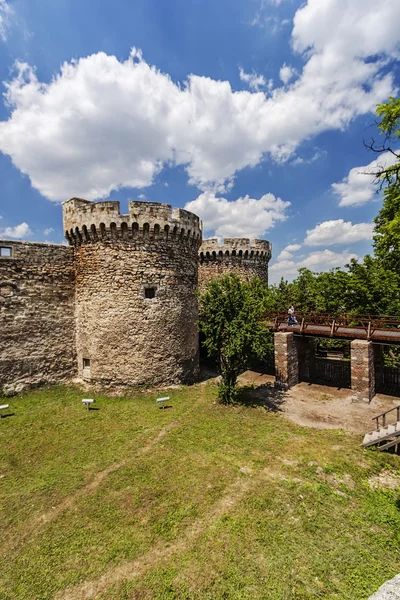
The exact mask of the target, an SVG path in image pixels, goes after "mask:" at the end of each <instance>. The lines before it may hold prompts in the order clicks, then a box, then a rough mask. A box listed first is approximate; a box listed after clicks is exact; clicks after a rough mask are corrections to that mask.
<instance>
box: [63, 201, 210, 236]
mask: <svg viewBox="0 0 400 600" xmlns="http://www.w3.org/2000/svg"><path fill="white" fill-rule="evenodd" d="M128 208H129V213H128V214H125V215H124V214H121V213H120V203H119V202H118V201H116V200H107V201H105V202H90V201H89V200H82V199H81V198H71V200H67V201H66V202H64V204H63V221H64V232H65V237H66V238H67V240H68V242H69V244H71V245H73V246H79V245H81V244H85V243H92V242H98V241H102V240H104V241H105V240H113V239H137V238H140V239H143V238H153V239H154V238H155V239H157V238H161V239H175V240H177V241H184V242H185V243H192V244H193V245H200V243H201V228H202V223H201V221H200V219H199V217H198V216H197V215H195V214H193V213H191V212H189V211H187V210H184V209H182V208H174V209H172V207H171V205H170V204H161V203H158V202H138V201H130V202H129V203H128Z"/></svg>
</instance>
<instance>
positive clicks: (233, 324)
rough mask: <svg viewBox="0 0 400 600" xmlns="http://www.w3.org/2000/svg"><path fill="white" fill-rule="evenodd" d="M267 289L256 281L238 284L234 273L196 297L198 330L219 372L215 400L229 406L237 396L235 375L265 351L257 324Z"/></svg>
mask: <svg viewBox="0 0 400 600" xmlns="http://www.w3.org/2000/svg"><path fill="white" fill-rule="evenodd" d="M266 293H267V288H266V286H265V284H264V283H263V282H262V281H261V280H260V279H258V278H256V277H254V278H253V279H251V280H250V281H245V282H242V281H241V280H240V279H239V277H238V276H237V275H235V274H231V275H227V276H225V277H223V278H221V279H218V280H216V281H211V282H209V283H208V284H207V285H206V289H205V292H204V293H203V294H202V295H201V296H200V321H199V328H200V331H201V332H202V333H203V334H204V336H205V341H204V346H205V348H206V350H207V353H208V355H209V356H213V357H215V358H216V359H217V361H218V363H219V367H220V372H221V377H222V380H221V383H220V384H219V388H218V397H219V400H220V402H222V403H223V404H231V403H232V402H234V400H235V398H236V395H237V387H236V382H237V378H238V375H240V373H242V372H243V371H244V370H245V369H246V368H247V367H248V365H249V362H250V360H251V358H254V357H256V358H258V359H261V358H263V356H265V354H266V352H267V350H268V341H267V340H268V336H267V333H266V331H265V329H264V327H263V325H262V324H261V317H262V314H263V312H264V310H265V300H266Z"/></svg>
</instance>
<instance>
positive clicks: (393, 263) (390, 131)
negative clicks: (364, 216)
mask: <svg viewBox="0 0 400 600" xmlns="http://www.w3.org/2000/svg"><path fill="white" fill-rule="evenodd" d="M376 115H377V117H378V118H380V121H379V122H378V129H379V131H380V133H381V135H382V136H383V142H382V143H380V144H376V143H375V141H374V140H372V142H371V143H370V144H367V147H368V148H370V149H371V150H372V151H373V152H375V153H377V154H381V153H382V152H385V153H389V155H392V159H393V160H392V161H391V162H392V164H391V165H387V164H383V163H382V165H379V159H378V160H377V163H378V167H377V169H376V170H375V173H374V174H375V177H376V180H377V183H378V184H379V189H380V190H383V206H382V208H381V210H380V211H379V213H378V215H377V216H376V217H375V219H374V221H375V229H374V238H373V239H374V242H373V243H374V251H375V255H376V257H377V258H378V259H380V260H381V261H382V263H383V265H384V266H385V268H387V269H390V270H393V271H395V272H396V273H398V274H400V266H399V265H400V149H399V146H400V98H393V97H391V98H389V100H388V101H387V102H385V103H384V104H378V107H377V110H376Z"/></svg>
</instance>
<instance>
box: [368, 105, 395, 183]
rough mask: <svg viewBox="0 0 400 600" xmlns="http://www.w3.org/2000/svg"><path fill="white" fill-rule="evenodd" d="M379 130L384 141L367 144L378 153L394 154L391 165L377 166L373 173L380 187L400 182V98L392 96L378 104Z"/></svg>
mask: <svg viewBox="0 0 400 600" xmlns="http://www.w3.org/2000/svg"><path fill="white" fill-rule="evenodd" d="M376 115H377V117H380V119H381V120H380V122H378V123H377V126H378V129H379V132H380V133H381V135H382V136H383V142H382V143H380V144H377V143H376V142H375V140H374V139H372V140H371V142H370V143H365V142H364V144H365V146H366V147H367V148H369V149H370V150H372V151H373V152H375V153H376V154H382V153H386V152H387V153H389V154H390V155H392V159H393V160H392V161H391V164H390V165H387V164H383V163H382V165H379V164H378V166H377V169H376V170H375V172H374V173H373V174H374V175H375V177H376V180H377V183H379V186H380V189H382V188H383V187H385V186H389V187H390V186H393V185H397V184H399V182H400V150H399V149H398V148H397V147H396V146H397V144H398V143H399V142H398V140H399V139H400V98H393V97H390V98H389V100H388V101H387V102H385V103H384V104H378V106H377V109H376Z"/></svg>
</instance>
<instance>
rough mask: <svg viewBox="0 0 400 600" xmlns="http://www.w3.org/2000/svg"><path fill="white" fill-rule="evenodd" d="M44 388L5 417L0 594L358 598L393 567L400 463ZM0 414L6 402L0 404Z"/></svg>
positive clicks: (248, 421)
mask: <svg viewBox="0 0 400 600" xmlns="http://www.w3.org/2000/svg"><path fill="white" fill-rule="evenodd" d="M85 395H87V393H86V394H85V393H82V391H80V390H79V389H77V388H73V387H54V388H49V389H42V390H37V391H33V392H30V393H28V394H26V395H23V396H21V397H16V398H12V399H10V400H8V402H9V403H10V408H11V409H12V412H14V416H12V417H10V418H7V419H1V421H0V443H1V452H0V514H1V521H0V532H1V534H0V599H1V600H6V599H7V600H22V599H23V600H45V599H50V598H55V599H56V600H61V599H64V600H66V599H69V600H78V599H79V600H82V599H84V598H96V599H101V600H115V599H121V600H122V599H124V600H125V599H126V600H128V599H129V600H131V599H138V600H139V599H140V600H147V599H159V600H161V599H162V600H164V599H165V600H166V599H174V598H176V599H189V598H190V599H191V598H193V599H194V598H195V599H201V600H203V599H210V600H211V599H213V600H214V599H219V598H226V599H228V598H229V599H231V598H232V599H261V598H263V599H268V600H285V599H305V598H332V599H333V598H336V599H348V600H362V599H364V598H368V596H369V595H370V594H372V593H373V592H374V591H376V589H377V588H378V587H379V585H381V584H382V583H383V582H384V581H385V580H386V579H389V578H391V577H393V576H394V575H395V574H396V573H398V572H400V500H399V494H400V489H370V485H369V478H371V477H373V476H377V475H379V474H380V473H382V472H383V471H386V472H388V473H389V474H390V473H392V474H393V475H397V476H399V475H400V471H399V467H400V457H398V456H394V455H390V454H384V453H378V452H374V451H365V450H362V449H361V448H360V443H361V439H360V437H359V436H356V435H354V434H349V433H346V432H344V431H341V430H317V429H309V428H304V427H298V426H296V425H294V424H293V423H291V422H290V421H288V420H287V419H285V418H284V416H282V415H281V414H279V413H274V412H268V411H266V410H265V409H264V408H262V407H256V408H248V407H245V406H236V407H223V406H220V405H218V404H216V387H215V386H214V385H213V384H206V385H197V386H192V387H188V388H180V389H174V390H168V395H169V396H170V397H171V402H170V404H171V405H172V408H168V409H166V410H160V409H158V408H157V407H156V404H155V397H156V396H155V395H154V394H153V395H151V396H150V395H148V394H147V395H146V394H145V393H140V392H138V393H137V394H136V395H135V396H132V397H128V396H126V397H124V398H108V397H106V396H101V395H96V399H97V404H96V408H97V409H98V410H92V411H89V412H88V411H86V410H85V409H84V408H83V407H82V405H81V399H82V398H83V397H85ZM0 403H2V402H1V399H0Z"/></svg>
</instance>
